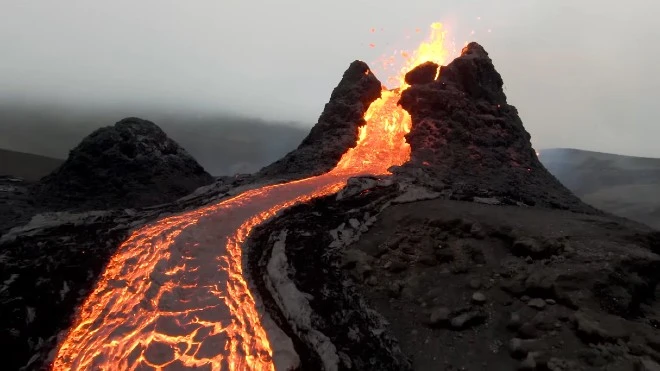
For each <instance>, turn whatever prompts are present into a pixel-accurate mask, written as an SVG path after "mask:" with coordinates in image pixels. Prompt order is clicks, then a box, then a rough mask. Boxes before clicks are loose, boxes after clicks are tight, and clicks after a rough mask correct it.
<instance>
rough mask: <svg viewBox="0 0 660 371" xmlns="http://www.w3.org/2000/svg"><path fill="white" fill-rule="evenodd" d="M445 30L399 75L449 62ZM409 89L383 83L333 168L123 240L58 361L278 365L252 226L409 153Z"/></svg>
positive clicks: (97, 365) (83, 365)
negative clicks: (253, 282) (253, 265)
mask: <svg viewBox="0 0 660 371" xmlns="http://www.w3.org/2000/svg"><path fill="white" fill-rule="evenodd" d="M444 40H445V34H444V32H442V31H441V27H440V25H439V24H434V25H433V26H432V35H431V40H430V41H429V42H427V43H424V44H422V45H421V46H420V48H419V49H418V51H417V52H415V53H412V54H411V55H410V56H409V58H408V64H407V65H406V66H405V67H404V69H402V70H401V73H400V74H399V75H398V76H397V77H396V78H397V79H398V80H399V81H400V82H401V81H403V73H405V72H407V71H408V70H409V69H410V68H412V67H414V66H415V65H417V64H419V63H422V62H425V61H428V60H431V61H434V62H436V63H440V64H444V62H445V58H446V57H447V56H448V53H447V51H446V49H445V48H444ZM400 94H401V90H400V89H396V90H383V92H382V97H381V98H380V99H378V100H376V101H375V102H373V103H372V104H371V106H370V107H369V109H368V111H367V112H366V114H365V120H366V122H367V123H366V125H364V126H363V127H361V128H360V133H359V139H358V143H357V145H356V147H355V148H352V149H349V150H348V151H347V152H346V153H345V154H344V155H343V157H342V158H341V160H340V161H339V163H338V164H337V166H336V167H335V168H334V169H333V170H331V171H330V172H328V173H326V174H323V175H320V176H317V177H312V178H307V179H302V180H298V181H293V182H289V183H286V184H278V185H271V186H266V187H262V188H258V189H252V190H248V191H246V192H244V193H242V194H240V195H238V196H235V197H233V198H230V199H226V200H223V201H221V202H219V203H217V204H215V205H211V206H206V207H203V208H200V209H197V210H194V211H191V212H186V213H183V214H180V215H176V216H171V217H168V218H165V219H162V220H159V221H157V222H155V223H153V224H151V225H147V226H144V227H142V228H140V229H139V230H137V231H135V232H133V234H132V235H131V236H130V237H129V238H128V239H127V240H126V241H125V242H124V243H122V244H121V246H119V248H118V250H117V252H116V254H115V255H114V256H113V257H112V259H111V260H110V262H109V263H108V266H107V267H106V269H105V271H104V272H103V275H102V277H101V279H100V280H99V282H97V284H96V286H95V288H94V290H93V291H92V293H91V294H90V295H89V297H88V298H87V299H86V300H85V302H84V303H83V304H82V306H81V307H80V309H79V312H78V314H77V317H76V320H75V323H74V325H73V326H72V328H71V329H70V330H69V332H68V334H67V335H66V338H65V339H64V340H63V341H62V342H61V344H60V346H59V349H58V353H57V355H56V357H55V360H54V363H53V369H54V370H138V369H139V370H143V369H154V370H166V369H185V368H195V367H202V369H210V370H225V369H226V370H240V371H242V370H273V369H274V365H273V362H272V349H271V345H270V343H269V341H268V337H267V334H266V331H265V330H264V328H263V326H262V324H261V320H260V314H259V313H258V312H257V309H256V307H255V301H254V298H253V297H252V295H251V293H250V291H249V290H248V286H247V284H246V282H245V279H244V277H243V271H242V266H241V259H242V256H241V254H242V251H241V250H242V244H243V242H244V241H245V239H246V238H247V236H248V235H249V234H250V231H251V230H252V228H254V227H255V226H256V225H258V224H260V223H262V222H264V221H265V220H267V219H268V218H271V217H272V216H274V215H275V214H276V213H277V212H279V211H281V210H283V209H285V208H287V207H290V206H292V205H294V204H296V203H299V202H305V201H308V200H310V199H312V198H315V197H319V196H323V195H328V194H331V193H335V192H337V191H338V190H339V189H341V188H342V187H343V186H344V185H345V184H346V180H347V179H348V178H349V177H352V176H356V175H360V174H386V173H387V169H388V168H389V167H390V166H393V165H401V164H403V163H404V162H406V161H407V160H408V159H409V157H410V146H409V145H408V144H407V143H406V142H405V138H404V135H405V134H406V133H408V132H409V131H410V129H411V118H410V115H409V114H408V113H407V112H406V111H405V110H403V109H402V108H401V107H400V106H398V105H397V102H398V100H399V98H400Z"/></svg>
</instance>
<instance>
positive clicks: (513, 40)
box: [0, 0, 660, 157]
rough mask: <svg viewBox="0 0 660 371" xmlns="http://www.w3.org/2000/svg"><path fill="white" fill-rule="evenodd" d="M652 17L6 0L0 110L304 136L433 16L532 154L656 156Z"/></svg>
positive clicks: (357, 5) (579, 10) (537, 4)
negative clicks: (52, 107)
mask: <svg viewBox="0 0 660 371" xmlns="http://www.w3.org/2000/svg"><path fill="white" fill-rule="evenodd" d="M657 14H660V2H657V1H654V0H646V1H643V0H633V1H625V2H620V1H602V0H601V1H596V0H580V1H569V0H554V1H541V0H538V1H534V0H510V1H504V0H501V1H494V0H479V1H477V0H473V1H469V0H454V1H443V0H433V1H430V0H426V1H422V0H406V1H390V0H378V1H376V0H369V1H367V0H335V1H327V2H322V3H321V2H319V1H303V0H299V1H293V0H279V1H265V0H262V1H245V0H243V1H229V0H195V1H183V0H179V1H172V0H140V1H135V0H114V1H103V2H101V1H87V0H76V1H74V0H58V1H19V0H0V46H1V47H2V49H1V50H2V58H0V99H2V100H3V101H5V102H6V101H9V100H13V99H16V100H22V101H33V102H56V103H65V104H80V105H81V106H84V107H86V108H92V109H93V108H95V107H99V108H101V107H112V106H127V105H128V106H155V107H159V108H162V109H163V110H169V111H190V112H199V113H203V114H212V113H215V112H227V111H230V112H236V113H241V114H245V115H248V116H257V117H261V118H264V119H275V120H296V121H300V122H302V123H304V124H305V125H308V126H311V125H312V124H313V123H314V122H316V119H317V118H318V116H319V114H320V112H321V111H322V109H323V105H324V104H325V103H326V102H327V100H328V97H329V96H330V92H331V91H332V88H333V87H334V86H335V85H336V84H337V82H338V81H339V79H340V77H341V74H342V73H343V71H344V69H345V68H346V67H347V66H348V64H349V63H350V62H351V61H353V60H354V59H362V60H364V61H366V62H368V63H372V64H373V65H374V66H375V63H374V62H375V61H377V60H378V58H379V56H380V55H383V54H391V53H392V51H393V50H399V49H414V48H415V47H416V46H417V44H418V42H419V41H420V40H421V38H422V36H423V35H425V33H426V31H427V30H428V26H429V25H430V24H431V23H432V22H435V21H441V22H445V23H446V24H447V25H448V27H449V31H450V36H451V38H452V39H454V40H455V41H456V43H457V44H459V45H462V44H463V42H465V41H468V40H474V41H478V42H479V43H481V44H482V45H483V46H484V47H485V48H486V50H487V51H488V52H489V53H490V55H491V57H492V58H493V60H494V63H495V66H496V68H497V69H498V70H499V71H500V73H501V74H502V77H503V78H504V82H505V87H506V93H507V95H508V98H509V103H511V104H513V105H515V106H517V107H518V109H519V111H520V114H521V117H522V119H523V122H524V123H525V126H526V128H527V130H528V131H530V133H531V134H532V137H533V140H532V141H533V143H534V145H535V146H536V147H538V148H547V147H557V146H562V147H577V148H584V149H594V150H601V151H607V152H615V153H624V154H631V155H647V156H656V157H660V146H658V145H657V143H658V138H660V125H658V124H657V118H656V116H657V107H658V103H657V99H658V98H657V95H658V92H660V74H658V73H657V71H658V66H660V51H659V50H658V45H660V43H659V41H660V31H659V29H658V27H657V26H656V25H655V23H656V22H657ZM479 18H480V19H479ZM371 28H375V29H376V32H375V33H372V32H370V30H371ZM415 28H421V30H422V33H420V34H415V32H414V30H415ZM488 30H490V32H488ZM471 31H475V33H474V35H471ZM407 35H411V37H410V38H407V37H406V36H407ZM370 43H373V44H375V47H374V48H371V47H369V44H370ZM379 77H380V78H381V80H383V81H384V80H385V78H386V76H379ZM1 124H2V123H1V122H0V125H1Z"/></svg>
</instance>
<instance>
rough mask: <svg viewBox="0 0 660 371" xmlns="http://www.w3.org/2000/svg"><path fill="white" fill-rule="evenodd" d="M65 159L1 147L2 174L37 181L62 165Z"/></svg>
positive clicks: (0, 170) (0, 169) (0, 164)
mask: <svg viewBox="0 0 660 371" xmlns="http://www.w3.org/2000/svg"><path fill="white" fill-rule="evenodd" d="M63 162H64V160H60V159H57V158H51V157H45V156H39V155H33V154H31V153H23V152H16V151H9V150H6V149H0V175H9V176H15V177H19V178H23V179H25V180H28V181H35V180H39V179H41V177H43V176H45V175H47V174H48V173H50V172H51V171H53V170H55V169H56V168H57V167H58V166H60V165H61V164H62V163H63Z"/></svg>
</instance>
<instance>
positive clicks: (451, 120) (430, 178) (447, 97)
mask: <svg viewBox="0 0 660 371" xmlns="http://www.w3.org/2000/svg"><path fill="white" fill-rule="evenodd" d="M433 68H436V69H437V66H435V65H433V64H429V63H426V64H424V65H421V66H419V67H418V68H417V69H415V70H413V71H411V72H410V73H409V74H408V76H407V80H408V82H409V83H411V84H412V86H411V87H410V88H409V89H407V90H406V91H404V92H403V94H402V97H401V101H400V103H401V105H402V106H403V107H404V108H405V109H406V110H407V111H408V112H409V113H410V114H411V116H412V120H413V127H412V130H411V132H410V133H409V134H408V136H407V140H408V142H409V143H410V146H411V149H412V155H411V160H410V162H409V163H408V164H406V165H405V166H404V169H405V170H404V172H405V173H407V174H409V175H410V174H412V175H413V176H414V177H415V178H417V179H418V180H419V181H421V182H422V183H424V184H426V185H430V186H432V187H433V188H435V189H439V190H444V191H445V192H447V193H450V194H451V195H452V198H456V199H466V200H471V199H472V197H474V196H479V197H493V196H495V197H499V198H508V199H510V200H511V201H514V202H523V203H525V204H527V205H541V206H546V207H554V208H562V209H571V210H575V211H592V210H591V208H590V207H589V206H587V205H585V204H583V203H582V202H581V201H580V200H579V199H578V198H577V197H575V196H574V195H573V194H571V192H570V191H568V190H567V189H566V188H565V187H564V186H563V185H561V183H559V182H558V181H557V180H556V179H555V178H554V177H553V176H552V175H551V174H550V173H549V172H548V171H547V170H546V169H545V168H544V167H543V165H542V164H541V163H540V162H539V160H538V158H537V157H536V154H535V152H534V150H533V149H532V146H531V144H530V135H529V133H528V132H527V131H526V130H525V128H524V127H523V124H522V121H521V120H520V118H519V117H518V112H517V110H516V108H515V107H513V106H511V105H509V104H507V102H506V96H505V95H504V92H503V90H502V86H503V82H502V78H501V77H500V74H499V73H498V72H497V71H496V70H495V67H494V66H493V63H492V61H491V59H490V58H489V57H488V53H486V51H485V50H484V49H483V48H482V47H481V46H480V45H479V44H477V43H471V44H469V45H468V46H467V47H465V48H464V49H463V52H462V54H461V56H460V57H459V58H456V59H455V60H454V61H453V62H452V63H450V64H449V65H448V66H444V67H441V70H440V76H439V78H438V80H434V77H435V70H434V69H433Z"/></svg>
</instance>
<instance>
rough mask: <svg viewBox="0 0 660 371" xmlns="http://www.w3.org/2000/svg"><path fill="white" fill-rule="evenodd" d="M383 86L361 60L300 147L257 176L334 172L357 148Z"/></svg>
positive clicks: (331, 97)
mask: <svg viewBox="0 0 660 371" xmlns="http://www.w3.org/2000/svg"><path fill="white" fill-rule="evenodd" d="M380 93H381V83H380V81H378V79H377V78H376V76H374V74H373V73H371V71H370V70H369V66H367V64H366V63H364V62H361V61H354V62H353V63H351V65H350V66H349V67H348V69H347V70H346V72H344V76H343V77H342V79H341V81H340V82H339V85H337V87H336V88H335V89H334V90H333V91H332V95H331V96H330V101H329V102H328V103H327V104H326V105H325V108H324V110H323V113H322V114H321V117H320V118H319V121H318V123H317V124H316V125H314V127H313V128H312V130H311V131H310V133H309V135H307V137H305V139H303V141H302V143H301V144H300V146H298V148H297V149H295V150H294V151H292V152H290V153H288V154H287V155H286V156H284V158H282V159H281V160H279V161H276V162H275V163H273V164H271V165H268V166H266V167H265V168H263V169H262V170H261V171H259V173H257V176H258V177H268V178H280V179H282V178H286V179H296V178H305V177H309V176H312V175H319V174H323V173H325V172H327V171H329V170H331V169H332V168H333V167H335V165H337V162H339V159H341V156H342V155H343V154H344V153H345V152H346V150H347V149H348V148H351V147H355V144H356V143H357V139H358V127H359V126H362V125H364V124H365V121H364V114H365V112H366V111H367V109H368V108H369V105H370V104H371V102H373V101H374V100H376V99H378V98H379V97H380Z"/></svg>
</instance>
